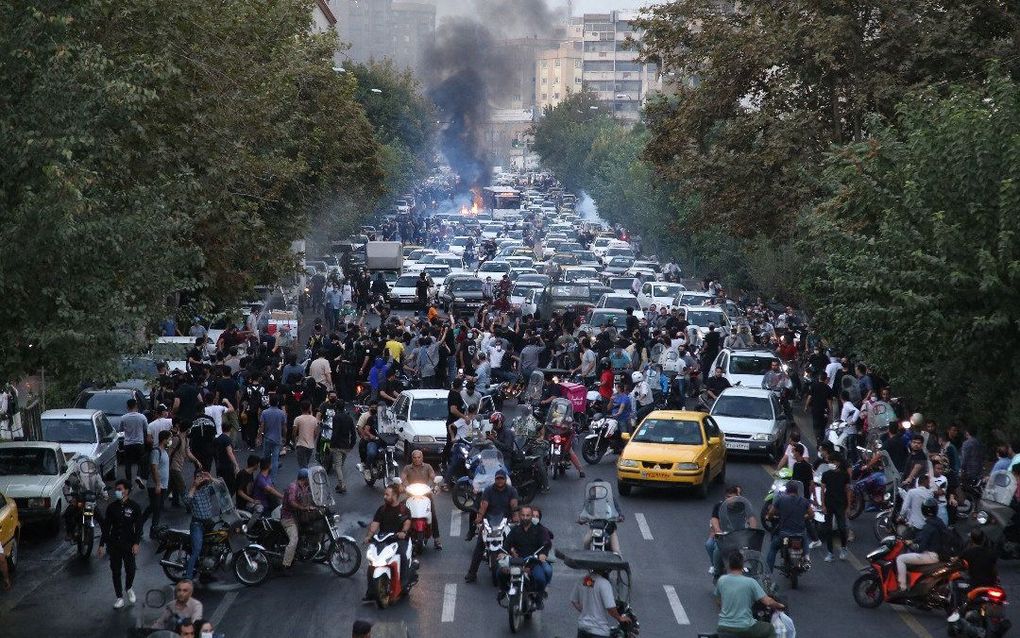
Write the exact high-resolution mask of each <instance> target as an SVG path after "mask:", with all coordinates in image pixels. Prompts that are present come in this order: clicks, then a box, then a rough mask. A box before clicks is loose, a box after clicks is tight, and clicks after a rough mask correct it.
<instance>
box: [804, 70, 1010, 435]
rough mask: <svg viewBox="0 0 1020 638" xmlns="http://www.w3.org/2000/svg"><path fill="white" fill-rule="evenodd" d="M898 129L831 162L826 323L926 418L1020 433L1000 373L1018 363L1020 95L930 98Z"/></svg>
mask: <svg viewBox="0 0 1020 638" xmlns="http://www.w3.org/2000/svg"><path fill="white" fill-rule="evenodd" d="M898 120H899V126H898V127H893V126H890V125H881V124H880V123H878V122H871V123H869V127H871V128H873V129H874V135H873V137H872V138H871V139H869V140H868V141H866V142H861V143H860V144H854V145H851V146H850V147H848V148H846V149H842V150H841V151H840V152H839V153H835V154H833V155H832V156H831V158H830V159H829V161H827V162H826V166H825V170H824V184H825V186H826V189H827V193H828V196H827V197H826V198H825V199H824V201H823V202H822V203H821V204H820V205H819V206H818V207H817V209H816V211H815V215H814V216H813V219H814V220H815V221H814V230H813V233H812V237H811V242H812V243H814V244H815V245H820V246H824V247H825V251H824V252H825V254H819V255H817V256H816V258H815V261H814V264H815V270H814V272H813V275H814V276H813V277H811V278H810V279H809V286H808V293H809V295H810V297H811V299H813V300H815V301H816V302H817V303H818V313H817V320H818V324H819V327H820V328H821V329H822V331H823V334H827V335H830V336H831V337H832V338H834V340H835V341H836V342H837V343H840V344H843V345H845V346H846V347H848V348H850V349H851V350H853V351H855V352H858V353H860V354H861V355H862V356H863V357H864V359H865V360H867V361H870V362H873V363H874V364H875V365H877V366H878V368H879V369H880V370H883V371H884V372H886V373H887V374H888V375H889V376H890V378H891V380H892V381H893V382H894V383H895V384H896V386H897V387H898V388H900V389H901V390H900V391H902V392H904V393H905V394H906V395H907V396H912V397H914V398H917V399H920V400H921V401H922V404H923V405H925V406H926V411H929V410H930V411H932V412H934V414H935V415H936V416H938V417H942V418H952V417H961V418H963V419H965V420H967V421H970V422H972V423H976V424H979V425H981V426H983V427H986V428H999V427H1003V426H1009V427H1010V428H1011V430H1012V431H1014V432H1015V428H1016V425H1017V424H1016V423H1015V419H1013V418H1011V417H1009V416H1008V415H1012V414H1015V413H1016V411H1017V408H1020V391H1018V390H1017V389H1016V388H1014V387H1012V385H1010V384H1009V383H1003V376H1002V375H1003V374H1004V373H1005V372H1006V371H1011V370H1015V369H1016V368H1017V366H1018V365H1020V329H1018V328H1020V292H1018V291H1020V215H1017V213H1016V211H1017V208H1018V205H1020V163H1018V162H1017V157H1018V156H1020V139H1018V138H1017V135H1016V131H1017V130H1018V127H1020V87H1018V86H1017V85H1016V84H1014V83H1012V82H1010V81H1009V80H1007V79H1006V78H1004V77H1002V76H999V75H994V76H993V78H992V80H990V81H989V83H988V84H987V85H986V86H984V87H982V88H980V89H975V88H967V87H956V88H954V89H953V90H952V91H951V93H950V94H949V96H948V97H945V98H940V97H938V96H937V95H936V94H935V93H934V92H928V93H924V94H921V95H920V96H918V97H914V98H911V99H909V100H908V101H906V102H905V103H904V105H903V107H902V108H901V110H900V112H899V117H898ZM862 222H863V223H862Z"/></svg>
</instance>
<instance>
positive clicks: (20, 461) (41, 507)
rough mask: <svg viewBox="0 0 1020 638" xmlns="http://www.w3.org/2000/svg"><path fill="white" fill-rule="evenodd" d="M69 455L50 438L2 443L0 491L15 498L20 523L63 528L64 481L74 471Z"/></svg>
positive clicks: (0, 446)
mask: <svg viewBox="0 0 1020 638" xmlns="http://www.w3.org/2000/svg"><path fill="white" fill-rule="evenodd" d="M67 454H69V452H66V451H65V450H63V449H62V448H61V446H60V444H59V443H50V442H48V441H5V442H2V443H0V493H2V494H4V495H5V497H6V498H11V499H14V503H15V504H16V505H17V508H18V518H19V520H20V521H21V522H23V523H34V522H41V523H45V524H46V525H47V526H48V527H49V528H50V529H51V530H52V531H56V530H57V529H59V528H60V513H61V512H62V511H63V510H64V506H65V505H66V503H65V502H64V484H65V483H67V480H68V478H69V477H70V475H71V472H72V471H73V469H72V466H71V464H70V463H68V459H67V458H65V457H66V455H67Z"/></svg>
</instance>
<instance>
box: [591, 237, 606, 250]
mask: <svg viewBox="0 0 1020 638" xmlns="http://www.w3.org/2000/svg"><path fill="white" fill-rule="evenodd" d="M608 245H609V237H599V238H597V239H596V240H595V243H594V244H592V246H594V247H595V248H605V247H606V246H608Z"/></svg>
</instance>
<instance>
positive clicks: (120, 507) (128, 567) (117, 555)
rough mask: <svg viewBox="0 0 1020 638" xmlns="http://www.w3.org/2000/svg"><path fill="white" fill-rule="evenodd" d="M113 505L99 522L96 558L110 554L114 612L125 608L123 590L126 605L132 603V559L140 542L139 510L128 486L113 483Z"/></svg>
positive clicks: (140, 520) (128, 483) (133, 570)
mask: <svg viewBox="0 0 1020 638" xmlns="http://www.w3.org/2000/svg"><path fill="white" fill-rule="evenodd" d="M114 486H115V487H114V491H113V502H112V503H110V505H109V506H107V508H106V515H105V516H104V517H103V521H102V523H103V524H102V535H101V536H100V537H99V549H98V550H97V551H96V555H97V556H99V557H100V558H102V557H103V554H105V553H109V555H110V572H111V573H112V574H113V591H114V593H115V594H117V600H116V602H114V603H113V608H114V609H120V608H122V607H124V604H125V602H124V590H125V589H126V590H127V602H128V603H130V604H132V605H133V604H134V603H135V600H136V598H135V590H134V589H132V586H133V585H134V582H135V556H136V555H137V554H138V549H139V544H140V543H141V542H142V508H141V506H140V505H138V503H136V502H134V501H133V500H131V497H130V495H131V483H130V481H127V480H124V479H121V480H118V481H117V482H116V483H115V484H114ZM122 568H123V570H124V582H123V584H122V583H121V580H120V574H121V569H122Z"/></svg>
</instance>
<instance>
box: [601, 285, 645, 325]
mask: <svg viewBox="0 0 1020 638" xmlns="http://www.w3.org/2000/svg"><path fill="white" fill-rule="evenodd" d="M595 307H596V308H611V309H613V310H623V311H624V312H626V311H627V308H633V309H634V316H635V317H637V318H638V319H644V317H645V313H644V311H642V310H641V309H640V308H639V307H638V302H637V299H635V298H634V295H628V294H625V293H621V292H613V293H606V294H604V295H602V297H601V298H600V299H599V300H598V302H597V303H596V304H595ZM624 324H626V319H624Z"/></svg>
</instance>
